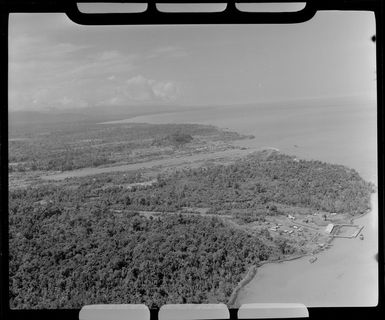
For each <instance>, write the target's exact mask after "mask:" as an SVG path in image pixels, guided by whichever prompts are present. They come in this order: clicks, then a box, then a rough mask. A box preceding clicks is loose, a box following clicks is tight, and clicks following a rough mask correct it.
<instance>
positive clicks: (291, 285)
mask: <svg viewBox="0 0 385 320" xmlns="http://www.w3.org/2000/svg"><path fill="white" fill-rule="evenodd" d="M371 205H372V210H371V211H370V212H369V213H368V214H366V215H364V216H362V217H359V218H357V219H355V220H354V223H355V224H359V225H362V226H364V228H363V230H362V231H361V234H363V235H364V239H360V237H356V238H353V239H347V238H336V239H334V240H333V242H332V244H333V246H332V247H331V248H330V249H328V250H325V251H323V252H321V253H319V254H317V260H316V261H315V262H314V263H310V262H309V257H303V258H300V259H297V260H293V261H286V262H281V263H269V264H265V265H263V266H261V267H259V268H258V270H257V274H256V276H255V277H254V278H253V280H251V281H250V282H249V283H248V284H247V285H246V286H245V287H244V288H243V289H241V290H240V292H239V294H238V297H237V299H236V303H235V305H236V306H237V307H239V306H240V305H241V304H244V303H268V302H272V303H303V304H305V305H306V306H307V307H358V306H360V307H371V306H376V305H377V303H378V261H377V259H376V254H377V253H378V244H377V241H378V194H377V193H375V194H373V195H372V198H371Z"/></svg>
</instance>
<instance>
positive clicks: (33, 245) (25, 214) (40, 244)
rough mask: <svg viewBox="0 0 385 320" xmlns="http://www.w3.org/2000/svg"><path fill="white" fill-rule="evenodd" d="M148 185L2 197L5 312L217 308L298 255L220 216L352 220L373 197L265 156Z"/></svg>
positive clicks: (102, 179)
mask: <svg viewBox="0 0 385 320" xmlns="http://www.w3.org/2000/svg"><path fill="white" fill-rule="evenodd" d="M148 179H149V177H147V176H146V175H144V174H141V173H139V172H136V171H135V172H125V173H124V174H121V173H113V174H102V175H97V176H92V177H83V178H71V179H67V180H66V181H61V182H55V183H49V182H46V183H44V184H36V185H35V186H33V187H31V188H18V189H15V190H12V191H11V192H10V194H9V208H10V211H9V220H10V239H9V244H10V297H11V307H16V308H61V307H66V308H78V307H80V306H82V305H84V304H90V303H146V304H147V305H149V306H152V307H154V306H160V305H162V304H164V303H194V302H199V303H205V302H226V301H227V299H228V298H229V296H230V295H231V293H232V290H233V289H234V287H235V286H236V285H237V283H238V282H239V281H240V280H241V279H242V276H244V274H245V273H246V272H247V270H248V268H249V267H250V266H251V265H255V264H258V263H259V262H261V261H266V260H269V259H272V258H279V257H281V256H285V255H290V254H295V253H298V246H294V242H292V241H294V240H292V241H290V240H288V239H285V238H280V237H275V238H274V239H273V238H272V237H271V235H270V232H269V231H268V230H267V229H266V228H265V229H261V231H260V232H257V233H253V234H250V233H249V232H247V230H245V229H242V228H240V227H239V226H238V225H236V224H234V223H233V224H231V223H229V222H228V221H226V220H224V219H222V218H221V214H223V212H227V211H228V212H230V213H232V214H233V215H234V216H235V217H236V218H242V216H243V217H244V218H245V221H248V219H251V218H252V217H255V216H258V217H262V218H263V217H266V216H269V215H279V214H282V213H280V212H279V210H278V209H277V206H279V205H281V204H284V205H286V206H293V207H294V206H295V207H302V208H308V209H309V210H313V211H317V210H324V211H328V212H343V213H347V214H351V215H356V214H360V213H363V212H365V211H366V210H367V209H368V208H369V203H370V202H369V200H370V193H371V192H372V191H373V186H372V185H371V184H369V183H367V182H365V181H364V180H362V179H361V177H360V176H359V175H358V173H357V172H356V171H354V170H352V169H348V168H346V167H344V166H340V165H331V164H327V163H323V162H320V161H305V160H298V159H296V158H295V157H292V156H287V155H283V154H281V153H279V152H275V151H272V150H266V151H261V152H257V153H254V154H251V155H250V156H248V157H245V158H243V159H240V160H238V161H236V162H235V163H233V164H228V165H208V166H205V167H198V168H189V169H180V170H175V171H172V172H171V173H170V172H168V173H160V174H158V176H157V177H156V178H155V179H154V183H151V184H143V185H140V184H138V183H139V182H143V181H146V180H148ZM186 207H190V208H206V209H208V210H209V211H207V214H202V215H193V216H188V215H183V214H181V212H182V211H183V210H184V208H186ZM143 210H144V211H146V212H155V211H156V212H158V215H157V216H149V217H145V216H143V215H141V214H140V212H141V211H143ZM251 220H253V221H258V219H251Z"/></svg>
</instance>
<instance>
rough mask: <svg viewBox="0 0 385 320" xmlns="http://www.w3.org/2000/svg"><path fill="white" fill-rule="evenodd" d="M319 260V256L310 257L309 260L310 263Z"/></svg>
mask: <svg viewBox="0 0 385 320" xmlns="http://www.w3.org/2000/svg"><path fill="white" fill-rule="evenodd" d="M316 261H317V257H311V258H310V259H309V262H310V263H314V262H316Z"/></svg>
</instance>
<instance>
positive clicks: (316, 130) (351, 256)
mask: <svg viewBox="0 0 385 320" xmlns="http://www.w3.org/2000/svg"><path fill="white" fill-rule="evenodd" d="M376 115H377V112H376V103H375V102H371V101H364V100H360V101H358V100H353V99H350V100H347V99H336V100H334V101H333V100H328V101H326V100H313V101H311V100H308V101H305V100H303V101H299V102H289V103H266V104H260V105H248V106H232V107H228V106H226V107H210V108H196V109H192V108H191V109H189V110H183V111H182V110H181V111H178V112H171V113H164V114H157V115H146V116H140V117H135V118H132V119H127V120H122V121H119V122H148V123H200V124H212V125H215V126H219V127H221V128H227V129H230V130H234V131H237V132H239V133H243V134H253V135H254V136H255V139H252V140H244V141H241V142H239V144H240V145H243V146H247V147H250V148H256V149H259V148H263V147H275V148H278V149H280V150H281V151H282V152H284V153H287V154H292V155H296V156H298V157H299V158H304V159H316V160H322V161H326V162H329V163H336V164H343V165H346V166H348V167H351V168H354V169H356V170H357V171H358V172H359V173H360V175H361V176H362V177H363V178H364V179H366V180H368V181H372V182H374V183H375V184H376V185H377V138H376V137H377V136H376V130H377V129H376V127H377V124H376V122H377V116H376ZM377 220H378V206H377V195H374V196H373V199H372V211H371V212H370V213H369V214H367V215H365V216H364V217H362V218H359V219H357V220H356V223H357V224H361V225H364V229H363V234H364V236H365V239H364V240H360V239H359V238H356V239H335V240H334V241H333V247H332V248H331V249H329V250H327V251H325V252H323V253H320V254H319V255H318V260H317V261H316V262H315V263H314V264H311V263H309V261H308V258H302V259H298V260H295V261H290V262H284V263H274V264H267V265H264V266H263V267H261V268H259V270H258V273H257V276H256V277H255V278H254V279H253V280H252V281H251V282H250V283H249V284H248V285H247V286H246V287H245V288H244V289H243V290H241V292H240V294H239V296H238V299H237V303H238V304H242V303H252V302H299V303H304V304H305V305H307V306H312V307H316V306H357V305H361V306H373V305H376V304H377V298H378V295H377V291H378V263H377V261H376V259H375V254H376V253H377V251H378V247H377V240H378V233H377V231H378V224H377Z"/></svg>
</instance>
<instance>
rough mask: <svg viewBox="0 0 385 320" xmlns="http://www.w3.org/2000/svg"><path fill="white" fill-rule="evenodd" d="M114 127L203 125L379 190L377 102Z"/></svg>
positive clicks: (248, 109)
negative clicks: (332, 167) (344, 170)
mask: <svg viewBox="0 0 385 320" xmlns="http://www.w3.org/2000/svg"><path fill="white" fill-rule="evenodd" d="M115 122H147V123H200V124H211V125H215V126H218V127H220V128H227V129H230V130H234V131H237V132H239V133H243V134H252V135H254V136H255V139H252V140H244V141H241V142H239V143H238V144H239V145H242V146H247V147H250V148H263V147H275V148H278V149H280V150H281V151H282V152H284V153H287V154H292V155H296V156H298V157H299V158H304V159H315V160H321V161H326V162H330V163H336V164H343V165H346V166H348V167H351V168H354V169H356V170H357V171H358V172H359V173H360V174H361V176H362V177H363V178H364V179H366V180H370V181H372V182H374V183H376V184H377V133H376V132H377V110H376V102H374V101H370V100H364V99H351V98H350V99H341V98H340V99H334V100H333V99H323V100H302V101H290V102H275V103H260V104H254V105H252V104H250V105H239V106H237V105H234V106H218V107H207V108H204V107H199V108H189V109H186V108H181V109H180V110H179V111H176V112H169V113H162V114H153V115H145V116H138V117H134V118H131V119H125V120H120V121H115Z"/></svg>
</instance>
